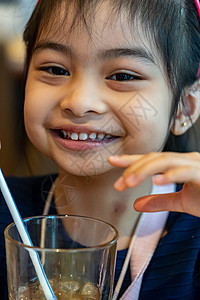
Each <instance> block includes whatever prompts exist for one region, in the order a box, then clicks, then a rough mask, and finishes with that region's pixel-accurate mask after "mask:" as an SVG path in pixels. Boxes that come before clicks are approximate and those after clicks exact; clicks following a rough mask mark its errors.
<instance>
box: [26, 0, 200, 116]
mask: <svg viewBox="0 0 200 300" xmlns="http://www.w3.org/2000/svg"><path fill="white" fill-rule="evenodd" d="M105 2H108V3H109V8H110V9H111V12H110V16H111V18H112V17H114V16H118V15H119V14H120V13H126V14H127V19H128V22H129V24H130V26H135V25H137V23H138V22H137V21H138V20H139V25H142V29H143V32H144V33H145V34H146V36H147V38H148V40H149V41H151V42H152V43H153V45H154V46H156V49H157V52H158V53H159V55H160V58H161V61H162V63H163V66H164V70H165V73H166V76H167V81H168V83H169V85H170V88H171V91H172V94H173V104H174V105H173V106H172V114H171V115H172V117H175V115H176V112H177V107H178V103H179V101H180V99H181V98H182V96H183V91H184V90H186V88H188V87H190V86H192V84H193V83H194V82H195V81H196V80H197V72H198V68H199V62H200V22H199V15H198V11H197V7H196V4H195V1H194V0H167V1H166V0H151V1H149V0H70V1H69V0H40V1H39V3H38V5H37V6H36V8H35V10H34V12H33V14H32V16H31V18H30V20H29V22H28V24H27V26H26V29H25V31H24V41H25V44H26V50H27V51H26V64H25V73H26V74H27V72H28V67H29V64H30V61H31V57H32V54H33V50H34V46H35V43H36V41H37V39H38V38H39V36H40V34H41V33H42V31H43V30H45V27H46V26H50V25H51V24H52V23H53V22H52V18H54V19H55V18H56V16H57V14H56V12H57V13H58V15H59V13H60V12H61V11H60V10H61V9H62V12H63V9H65V13H66V18H67V16H68V13H69V11H71V10H70V9H71V8H72V9H73V16H74V19H73V21H72V25H71V30H73V27H74V26H75V25H76V24H78V23H79V22H82V23H83V24H84V25H85V26H86V28H87V30H88V31H90V22H91V21H92V16H94V15H95V12H96V11H97V8H98V5H101V4H104V3H105ZM61 4H62V6H61ZM124 34H125V33H124Z"/></svg>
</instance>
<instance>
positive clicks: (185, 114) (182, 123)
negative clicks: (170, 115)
mask: <svg viewBox="0 0 200 300" xmlns="http://www.w3.org/2000/svg"><path fill="white" fill-rule="evenodd" d="M199 115H200V80H197V81H196V82H195V83H194V84H193V85H192V86H191V87H190V88H188V89H187V90H186V91H185V92H184V95H183V97H182V101H180V103H179V107H178V110H177V115H176V119H175V123H174V122H173V124H172V125H171V131H172V133H173V134H175V135H181V134H183V133H185V132H186V131H187V130H188V129H189V128H190V127H192V125H193V124H194V123H195V122H196V120H197V119H198V117H199Z"/></svg>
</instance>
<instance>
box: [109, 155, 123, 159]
mask: <svg viewBox="0 0 200 300" xmlns="http://www.w3.org/2000/svg"><path fill="white" fill-rule="evenodd" d="M119 157H120V156H119V155H112V156H109V158H110V159H118V158H119Z"/></svg>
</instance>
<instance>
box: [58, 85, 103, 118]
mask: <svg viewBox="0 0 200 300" xmlns="http://www.w3.org/2000/svg"><path fill="white" fill-rule="evenodd" d="M60 108H61V110H62V111H70V112H71V113H72V114H73V115H75V116H77V117H83V116H85V115H87V114H88V113H91V112H93V113H96V114H104V113H105V112H106V111H107V105H106V103H105V102H104V100H103V98H102V92H101V89H100V88H97V86H96V85H95V84H93V83H92V82H90V83H89V82H85V81H82V82H80V81H79V82H76V83H73V84H71V85H70V86H68V87H65V95H64V97H63V99H62V101H61V102H60Z"/></svg>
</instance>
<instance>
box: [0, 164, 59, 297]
mask: <svg viewBox="0 0 200 300" xmlns="http://www.w3.org/2000/svg"><path fill="white" fill-rule="evenodd" d="M0 189H1V191H2V194H3V196H4V198H5V201H6V203H7V206H8V208H9V210H10V213H11V215H12V218H13V220H14V222H15V224H16V227H17V229H18V231H19V234H20V236H21V239H22V241H23V243H24V244H25V245H27V246H31V247H33V243H32V241H31V239H30V236H29V234H28V232H27V230H26V227H25V226H24V224H23V221H22V218H21V216H20V213H19V211H18V209H17V206H16V204H15V202H14V199H13V197H12V195H11V193H10V191H9V188H8V186H7V184H6V181H5V179H4V176H3V173H2V171H1V169H0ZM28 251H29V254H30V257H31V259H32V262H33V265H34V267H35V271H36V273H37V276H38V279H39V281H40V284H41V287H42V289H43V291H44V294H45V296H46V298H47V299H48V300H53V299H54V300H55V299H56V297H55V295H54V293H53V291H52V289H51V286H50V284H49V282H48V279H47V277H46V274H45V272H44V270H43V268H42V265H41V262H40V259H39V255H38V253H37V252H36V251H35V250H33V249H28Z"/></svg>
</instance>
